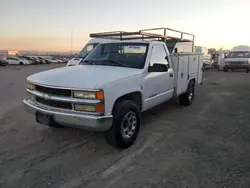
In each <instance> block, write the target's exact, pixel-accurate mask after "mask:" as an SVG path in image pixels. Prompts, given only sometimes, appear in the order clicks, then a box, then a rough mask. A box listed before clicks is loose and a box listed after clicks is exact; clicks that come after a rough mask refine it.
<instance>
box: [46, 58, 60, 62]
mask: <svg viewBox="0 0 250 188" xmlns="http://www.w3.org/2000/svg"><path fill="white" fill-rule="evenodd" d="M47 60H48V61H49V62H50V63H63V61H62V60H60V59H57V58H48V59H47Z"/></svg>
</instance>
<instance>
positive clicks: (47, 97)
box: [43, 94, 51, 99]
mask: <svg viewBox="0 0 250 188" xmlns="http://www.w3.org/2000/svg"><path fill="white" fill-rule="evenodd" d="M43 98H45V99H51V96H50V95H48V94H43Z"/></svg>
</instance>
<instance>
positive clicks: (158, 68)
mask: <svg viewBox="0 0 250 188" xmlns="http://www.w3.org/2000/svg"><path fill="white" fill-rule="evenodd" d="M167 71H168V67H167V65H164V64H160V63H155V64H153V66H150V67H149V68H148V72H167Z"/></svg>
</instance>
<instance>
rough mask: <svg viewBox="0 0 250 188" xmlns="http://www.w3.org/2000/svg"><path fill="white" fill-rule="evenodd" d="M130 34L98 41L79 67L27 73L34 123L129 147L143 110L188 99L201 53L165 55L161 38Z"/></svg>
mask: <svg viewBox="0 0 250 188" xmlns="http://www.w3.org/2000/svg"><path fill="white" fill-rule="evenodd" d="M138 33H140V34H141V33H142V32H141V31H139V32H138ZM131 35H132V34H131ZM147 35H148V36H152V37H151V38H153V36H154V34H149V33H143V37H144V38H145V36H147ZM158 37H159V36H157V37H156V38H158ZM133 38H135V39H137V38H136V37H130V38H129V39H131V40H129V39H128V38H127V40H121V41H114V42H112V41H110V42H107V43H101V44H99V45H98V46H97V47H96V48H95V49H94V50H93V51H92V52H90V54H89V55H88V56H87V57H86V58H85V59H84V60H83V61H82V62H81V63H80V65H77V66H71V67H63V68H58V69H54V70H49V71H45V72H40V73H37V74H34V75H31V76H29V77H28V78H27V92H28V97H27V98H26V99H25V100H24V101H23V104H24V107H25V109H26V110H27V111H28V112H30V113H32V114H33V115H34V116H35V117H36V121H37V122H38V123H41V124H45V125H49V126H52V127H58V126H71V127H79V128H83V129H88V130H93V131H102V132H104V134H105V138H106V140H107V142H108V143H109V144H111V145H113V146H115V147H118V148H122V149H124V148H127V147H129V146H130V145H132V144H133V142H134V141H135V140H136V138H137V135H138V132H139V129H140V122H141V112H143V111H146V110H148V109H151V108H152V107H154V106H156V105H159V104H161V103H163V102H165V101H168V100H169V99H171V98H172V97H179V99H180V103H181V104H183V105H187V106H188V105H190V104H191V103H192V101H193V98H194V95H195V86H196V85H197V84H199V83H201V82H202V65H203V55H202V54H199V53H192V52H190V53H174V54H169V51H168V48H167V46H166V43H165V42H162V41H155V40H141V41H139V40H132V39H133ZM162 38H163V39H166V38H167V37H166V36H165V35H163V36H162ZM168 38H169V37H168Z"/></svg>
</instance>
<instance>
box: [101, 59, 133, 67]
mask: <svg viewBox="0 0 250 188" xmlns="http://www.w3.org/2000/svg"><path fill="white" fill-rule="evenodd" d="M105 61H109V62H111V63H115V64H117V65H120V66H122V67H129V66H127V65H125V64H123V63H121V62H119V61H115V60H112V59H108V60H105Z"/></svg>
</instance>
